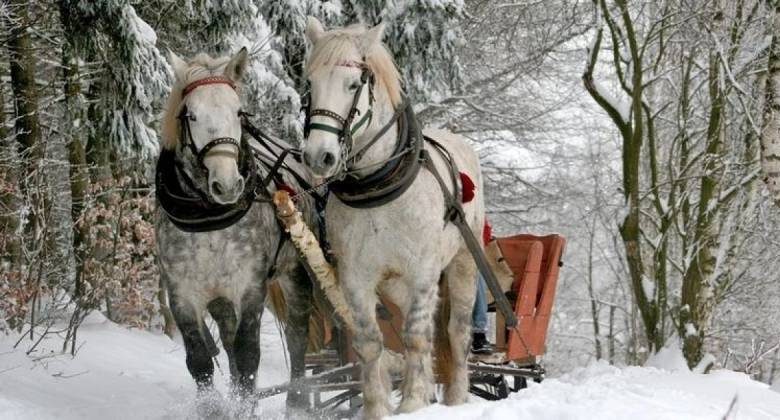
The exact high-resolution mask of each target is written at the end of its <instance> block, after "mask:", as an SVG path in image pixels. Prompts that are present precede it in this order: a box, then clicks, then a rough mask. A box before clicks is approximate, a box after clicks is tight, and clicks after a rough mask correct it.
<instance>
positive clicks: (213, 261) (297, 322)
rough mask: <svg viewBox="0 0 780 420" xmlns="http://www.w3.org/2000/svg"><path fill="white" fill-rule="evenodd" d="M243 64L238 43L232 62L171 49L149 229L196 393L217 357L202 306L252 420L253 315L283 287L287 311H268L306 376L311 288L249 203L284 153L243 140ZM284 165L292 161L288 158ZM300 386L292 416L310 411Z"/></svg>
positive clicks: (308, 213)
mask: <svg viewBox="0 0 780 420" xmlns="http://www.w3.org/2000/svg"><path fill="white" fill-rule="evenodd" d="M247 61H248V56H247V50H246V49H245V48H244V49H242V50H241V51H239V52H238V53H237V54H235V55H234V56H233V57H221V58H211V57H209V56H208V55H206V54H199V55H197V56H196V57H194V58H193V59H192V60H189V61H184V60H182V59H181V58H179V57H177V56H176V55H175V54H173V53H171V66H172V67H173V70H174V73H175V76H176V83H175V84H174V86H173V89H172V90H171V95H170V97H169V99H168V105H167V108H166V112H165V115H164V118H163V127H162V140H163V144H162V146H163V151H162V153H161V157H160V161H159V162H158V172H157V178H156V179H157V187H158V188H157V197H158V200H159V202H160V205H161V208H162V210H164V211H163V212H161V214H160V217H159V220H158V223H157V226H156V233H157V245H158V254H159V263H160V269H161V275H162V277H163V279H164V283H165V286H166V289H167V292H168V297H169V300H170V306H171V311H172V314H173V317H174V319H175V321H176V324H177V326H178V327H179V330H180V331H181V334H182V338H183V340H184V347H185V350H186V353H187V360H186V362H187V368H188V369H189V371H190V374H191V375H192V377H193V378H194V379H195V381H196V383H197V385H198V389H199V391H201V393H204V392H205V393H206V395H208V393H210V392H211V391H212V385H213V374H214V365H213V362H212V356H213V355H214V354H215V353H214V351H216V347H215V346H214V344H213V341H212V340H211V336H210V334H209V333H208V330H207V329H206V328H204V325H203V317H204V314H205V312H206V311H208V312H209V313H210V314H211V316H212V317H213V318H214V320H215V321H216V322H217V325H218V326H219V332H220V337H221V342H222V345H223V347H224V349H225V352H226V353H227V356H228V360H229V368H230V374H231V378H232V380H233V385H234V388H235V391H236V392H237V394H238V395H239V396H241V397H242V398H243V399H244V400H245V402H248V403H249V404H248V406H247V407H242V410H246V412H243V413H242V414H241V415H244V414H246V415H249V414H251V410H252V408H253V404H254V392H255V382H256V378H257V375H258V364H259V360H260V335H259V327H260V318H261V316H262V313H263V309H264V302H265V301H266V297H267V295H268V294H269V293H270V294H271V297H272V298H273V297H275V296H274V291H275V289H270V292H269V286H270V285H272V284H273V283H274V282H276V284H278V285H279V286H281V288H282V290H283V292H284V299H283V301H284V304H286V308H284V307H281V305H280V306H279V307H276V308H275V309H276V310H275V314H276V316H277V317H278V318H279V319H281V320H283V321H284V322H285V337H286V339H287V347H288V350H289V353H290V362H291V363H290V365H291V366H290V371H291V372H290V375H291V380H292V382H293V384H295V386H296V387H297V381H296V380H297V379H298V378H300V377H302V376H303V375H304V370H305V365H304V354H305V351H306V344H307V343H306V338H307V331H308V322H309V314H310V312H311V282H310V281H309V278H308V276H307V274H306V272H305V270H304V269H303V266H302V265H301V262H300V261H299V259H298V258H297V252H296V251H295V249H294V247H293V246H292V244H291V243H290V241H285V240H282V236H281V235H282V230H281V227H280V226H279V224H278V222H277V220H276V217H275V212H274V209H273V208H272V206H271V205H270V204H269V203H263V202H257V203H255V194H256V193H258V191H259V190H262V189H263V186H259V185H257V184H258V182H259V181H258V180H259V179H261V178H264V177H266V176H267V175H268V168H269V166H270V165H271V164H273V163H274V161H275V157H273V156H271V154H272V153H273V154H277V155H278V154H279V153H280V152H281V150H280V149H278V148H277V149H276V150H273V152H270V151H268V150H264V149H262V148H258V149H256V152H257V154H254V153H253V152H252V151H251V150H250V148H249V143H247V141H248V139H247V138H242V125H241V100H240V98H239V94H238V91H239V88H240V86H239V85H240V82H241V79H242V77H243V76H244V74H245V73H246V67H247ZM254 145H255V146H259V144H257V143H254ZM269 147H271V146H269ZM274 147H276V146H274ZM285 163H286V165H288V166H294V165H295V162H294V161H293V160H292V159H288V160H287V161H285ZM256 167H259V169H257V170H256V171H255V170H254V168H256ZM300 169H303V168H300ZM279 176H280V177H281V179H283V181H284V185H286V186H289V187H291V188H295V189H297V190H299V191H300V190H302V187H301V185H299V184H298V181H297V180H296V178H295V177H293V176H292V175H291V174H290V173H288V172H283V173H279ZM280 182H281V181H280ZM268 188H270V189H271V190H273V189H275V186H274V185H273V183H272V185H270V186H268ZM271 192H272V191H268V193H269V194H270V193H271ZM253 203H254V204H253ZM298 205H299V208H300V209H301V211H302V212H303V214H304V216H305V218H306V220H307V221H308V222H309V223H311V222H313V219H314V211H313V208H314V206H313V203H312V202H311V200H310V199H308V198H306V197H303V198H301V199H300V200H299V202H298ZM271 303H281V302H280V300H279V299H276V300H274V299H271ZM299 391H300V390H299V389H297V388H295V387H294V390H293V391H291V392H289V393H288V396H287V405H288V407H289V408H290V409H295V410H297V409H304V408H306V407H307V406H308V397H307V396H306V395H305V394H303V393H301V392H299ZM205 403H208V401H205ZM202 408H203V409H204V410H205V412H204V413H203V414H204V415H205V416H206V417H209V416H215V415H219V413H217V412H209V410H210V409H211V408H213V407H208V404H206V405H205V406H204V407H202Z"/></svg>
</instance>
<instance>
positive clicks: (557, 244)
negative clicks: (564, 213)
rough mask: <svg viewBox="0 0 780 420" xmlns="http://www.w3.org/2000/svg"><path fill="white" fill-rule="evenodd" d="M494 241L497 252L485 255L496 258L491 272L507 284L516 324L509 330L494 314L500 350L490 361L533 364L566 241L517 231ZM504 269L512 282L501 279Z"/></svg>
mask: <svg viewBox="0 0 780 420" xmlns="http://www.w3.org/2000/svg"><path fill="white" fill-rule="evenodd" d="M495 242H496V245H497V246H498V249H499V250H500V253H498V255H495V254H494V253H490V252H489V253H488V256H489V257H490V258H494V259H495V260H494V261H491V264H493V265H494V267H497V268H495V270H494V271H496V272H497V275H498V276H499V280H500V282H501V283H502V284H507V283H509V287H508V290H507V291H506V296H507V298H509V301H510V303H512V305H513V307H514V309H515V315H516V316H517V319H518V326H517V328H513V329H509V330H508V329H507V328H506V324H505V322H504V318H503V316H501V314H500V313H497V314H496V348H497V350H498V351H499V353H498V354H497V355H496V356H497V357H493V358H492V359H491V360H490V361H493V362H497V363H502V362H508V361H513V362H516V363H517V364H518V365H521V366H522V365H533V364H535V363H536V362H537V358H538V357H539V356H542V355H543V354H544V352H545V341H546V339H547V330H548V327H549V325H550V315H551V312H552V307H553V301H554V299H555V289H556V285H557V283H558V273H559V270H560V267H561V266H562V261H561V257H562V255H563V250H564V247H565V245H566V240H565V239H564V238H563V237H562V236H560V235H547V236H536V235H528V234H520V235H514V236H508V237H503V238H497V239H495ZM501 267H503V269H502V268H501ZM507 272H509V273H511V274H510V275H511V277H512V278H511V282H509V281H506V280H503V281H502V279H501V277H502V274H503V275H506V274H505V273H507ZM505 289H506V287H505ZM489 310H492V311H495V308H493V307H492V305H491V306H490V308H489Z"/></svg>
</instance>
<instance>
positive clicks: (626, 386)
mask: <svg viewBox="0 0 780 420" xmlns="http://www.w3.org/2000/svg"><path fill="white" fill-rule="evenodd" d="M79 331H80V333H79V341H80V342H81V348H80V350H79V351H78V353H77V355H76V357H75V358H72V357H71V356H69V355H61V354H59V353H58V351H59V348H60V346H61V341H60V339H58V338H56V336H52V337H51V338H48V339H46V340H44V341H43V342H42V343H41V344H40V345H39V346H38V349H37V351H35V352H33V353H31V354H30V355H29V356H28V355H26V354H25V349H26V348H29V345H30V344H31V343H30V342H29V341H23V342H22V344H21V345H20V346H19V347H18V348H17V349H13V344H14V343H15V342H16V340H18V338H19V336H18V335H10V336H3V337H0V419H107V418H111V419H179V418H195V417H196V409H195V407H196V404H197V401H195V398H194V393H195V386H194V384H193V382H192V379H191V378H190V376H189V373H188V372H187V368H186V366H185V362H184V350H183V348H182V346H181V344H180V343H179V342H177V341H173V340H170V339H169V338H168V337H166V336H165V335H161V334H154V333H149V332H143V331H137V330H130V329H127V328H125V327H122V326H118V325H115V324H113V323H111V322H109V321H106V320H105V319H104V318H102V317H101V316H99V315H93V316H92V317H91V318H89V319H88V320H87V321H86V322H85V325H84V326H82V327H81V329H80V330H79ZM261 334H262V338H261V346H262V359H261V362H260V372H259V376H258V386H259V387H262V386H268V385H272V384H277V383H282V382H285V381H286V380H287V375H288V364H287V363H286V358H285V355H284V350H283V346H282V344H281V339H280V335H279V332H278V329H277V327H276V324H275V321H274V320H273V318H272V317H271V316H270V315H269V314H267V313H266V315H265V317H264V321H263V325H262V329H261ZM26 340H27V339H26ZM678 356H679V353H677V352H674V351H671V350H667V352H666V353H665V354H659V357H657V358H656V360H655V361H653V362H651V364H653V365H655V366H659V367H660V368H658V367H624V368H618V367H614V366H610V365H608V364H606V363H595V364H591V365H590V366H587V367H584V368H578V369H575V370H574V371H572V372H569V373H568V374H565V375H563V376H561V377H558V378H548V379H546V380H545V381H544V382H542V383H541V384H535V383H531V384H530V387H529V388H528V389H526V390H523V391H521V392H518V393H515V394H512V395H511V396H510V398H508V399H506V400H503V401H498V402H487V401H482V400H480V399H478V398H476V397H472V402H471V403H469V404H467V405H464V406H460V407H445V406H442V405H434V406H431V407H428V408H426V409H423V410H421V411H418V412H415V413H413V414H408V415H399V416H396V417H394V418H396V419H405V420H412V419H414V420H418V419H431V420H441V419H445V418H446V419H447V420H460V419H479V420H493V419H496V420H499V419H501V420H503V419H533V420H542V419H555V420H557V419H631V420H642V419H712V420H716V419H717V420H720V419H723V418H724V417H726V416H727V415H728V417H727V418H729V419H740V420H742V419H779V418H780V393H778V392H777V391H774V390H772V389H770V388H769V387H768V386H767V385H766V384H763V383H759V382H756V381H753V380H751V379H750V378H749V377H747V376H746V375H744V374H740V373H735V372H731V371H715V372H714V373H711V374H708V375H702V374H695V373H691V372H690V371H688V370H687V369H685V368H684V367H683V366H684V365H682V366H681V365H680V363H679V362H680V361H679V360H675V359H676V358H678ZM219 364H220V366H221V369H220V368H218V369H217V370H216V376H217V379H216V383H217V389H218V390H219V392H220V393H221V394H223V395H224V394H226V393H227V383H228V381H229V378H228V374H227V371H226V369H227V361H226V360H225V358H224V354H220V356H219ZM669 368H672V370H667V369H669ZM735 398H736V402H734V404H733V407H732V402H733V401H734V400H735ZM220 401H221V402H219V404H222V405H223V406H227V407H228V409H229V406H230V404H231V402H230V401H224V400H220ZM730 407H731V408H730ZM255 415H256V417H257V418H260V419H281V418H284V397H283V396H277V397H274V398H270V399H266V400H263V401H261V403H260V405H259V407H258V409H257V411H256V412H255Z"/></svg>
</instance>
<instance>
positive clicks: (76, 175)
mask: <svg viewBox="0 0 780 420" xmlns="http://www.w3.org/2000/svg"><path fill="white" fill-rule="evenodd" d="M60 21H61V23H62V27H63V31H64V33H65V42H63V45H62V68H63V79H64V82H65V83H64V86H63V90H64V94H65V124H66V126H65V128H64V130H63V131H64V132H65V135H66V136H67V140H68V142H67V145H68V158H69V161H70V193H71V217H72V219H73V224H74V231H73V250H74V252H75V258H76V281H75V287H74V291H73V292H74V296H75V297H76V298H78V297H79V296H80V295H81V293H82V284H81V283H82V281H81V280H82V278H81V274H82V269H83V263H84V258H85V255H84V240H85V238H86V234H87V232H86V230H87V229H86V227H85V226H83V225H82V226H79V225H78V224H77V223H78V220H79V218H80V217H81V215H82V212H83V211H84V200H85V199H86V195H87V189H88V188H89V170H88V167H87V156H86V151H85V149H84V142H83V140H82V135H81V133H82V131H83V128H82V127H86V125H85V124H84V116H85V115H84V107H83V101H82V99H81V82H80V80H79V67H78V64H77V55H76V48H75V45H74V40H73V38H72V33H73V31H75V30H78V29H77V28H75V27H74V22H73V21H72V17H71V14H70V8H69V5H68V2H67V1H60Z"/></svg>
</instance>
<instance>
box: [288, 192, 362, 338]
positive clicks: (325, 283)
mask: <svg viewBox="0 0 780 420" xmlns="http://www.w3.org/2000/svg"><path fill="white" fill-rule="evenodd" d="M273 201H274V206H276V216H277V217H278V218H279V220H281V222H282V224H283V225H284V228H285V229H286V230H287V233H289V234H290V240H291V241H292V243H293V244H294V245H295V247H296V248H297V249H298V251H299V252H300V253H301V254H302V255H303V258H304V259H305V260H306V262H307V263H308V264H309V268H311V271H312V273H313V274H314V276H315V277H316V280H317V282H318V283H319V284H320V288H321V289H322V291H323V293H325V297H327V298H328V300H329V301H330V303H331V305H333V309H334V310H335V311H336V314H338V316H339V317H340V318H341V320H342V321H343V322H344V325H346V327H347V329H348V330H349V331H350V333H352V334H355V321H354V319H353V318H352V311H351V310H350V309H349V306H348V305H347V300H346V298H345V297H344V291H343V290H342V289H341V286H340V285H339V282H338V278H337V277H336V270H335V268H333V266H332V265H330V263H328V260H326V259H325V254H324V253H323V252H322V248H320V243H319V241H317V237H316V236H314V233H312V231H311V229H309V226H307V225H306V223H305V222H304V221H303V217H302V216H301V212H299V211H298V210H297V209H296V208H295V203H293V201H292V200H291V199H290V194H289V193H287V191H283V190H282V191H277V192H276V193H274V197H273Z"/></svg>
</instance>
